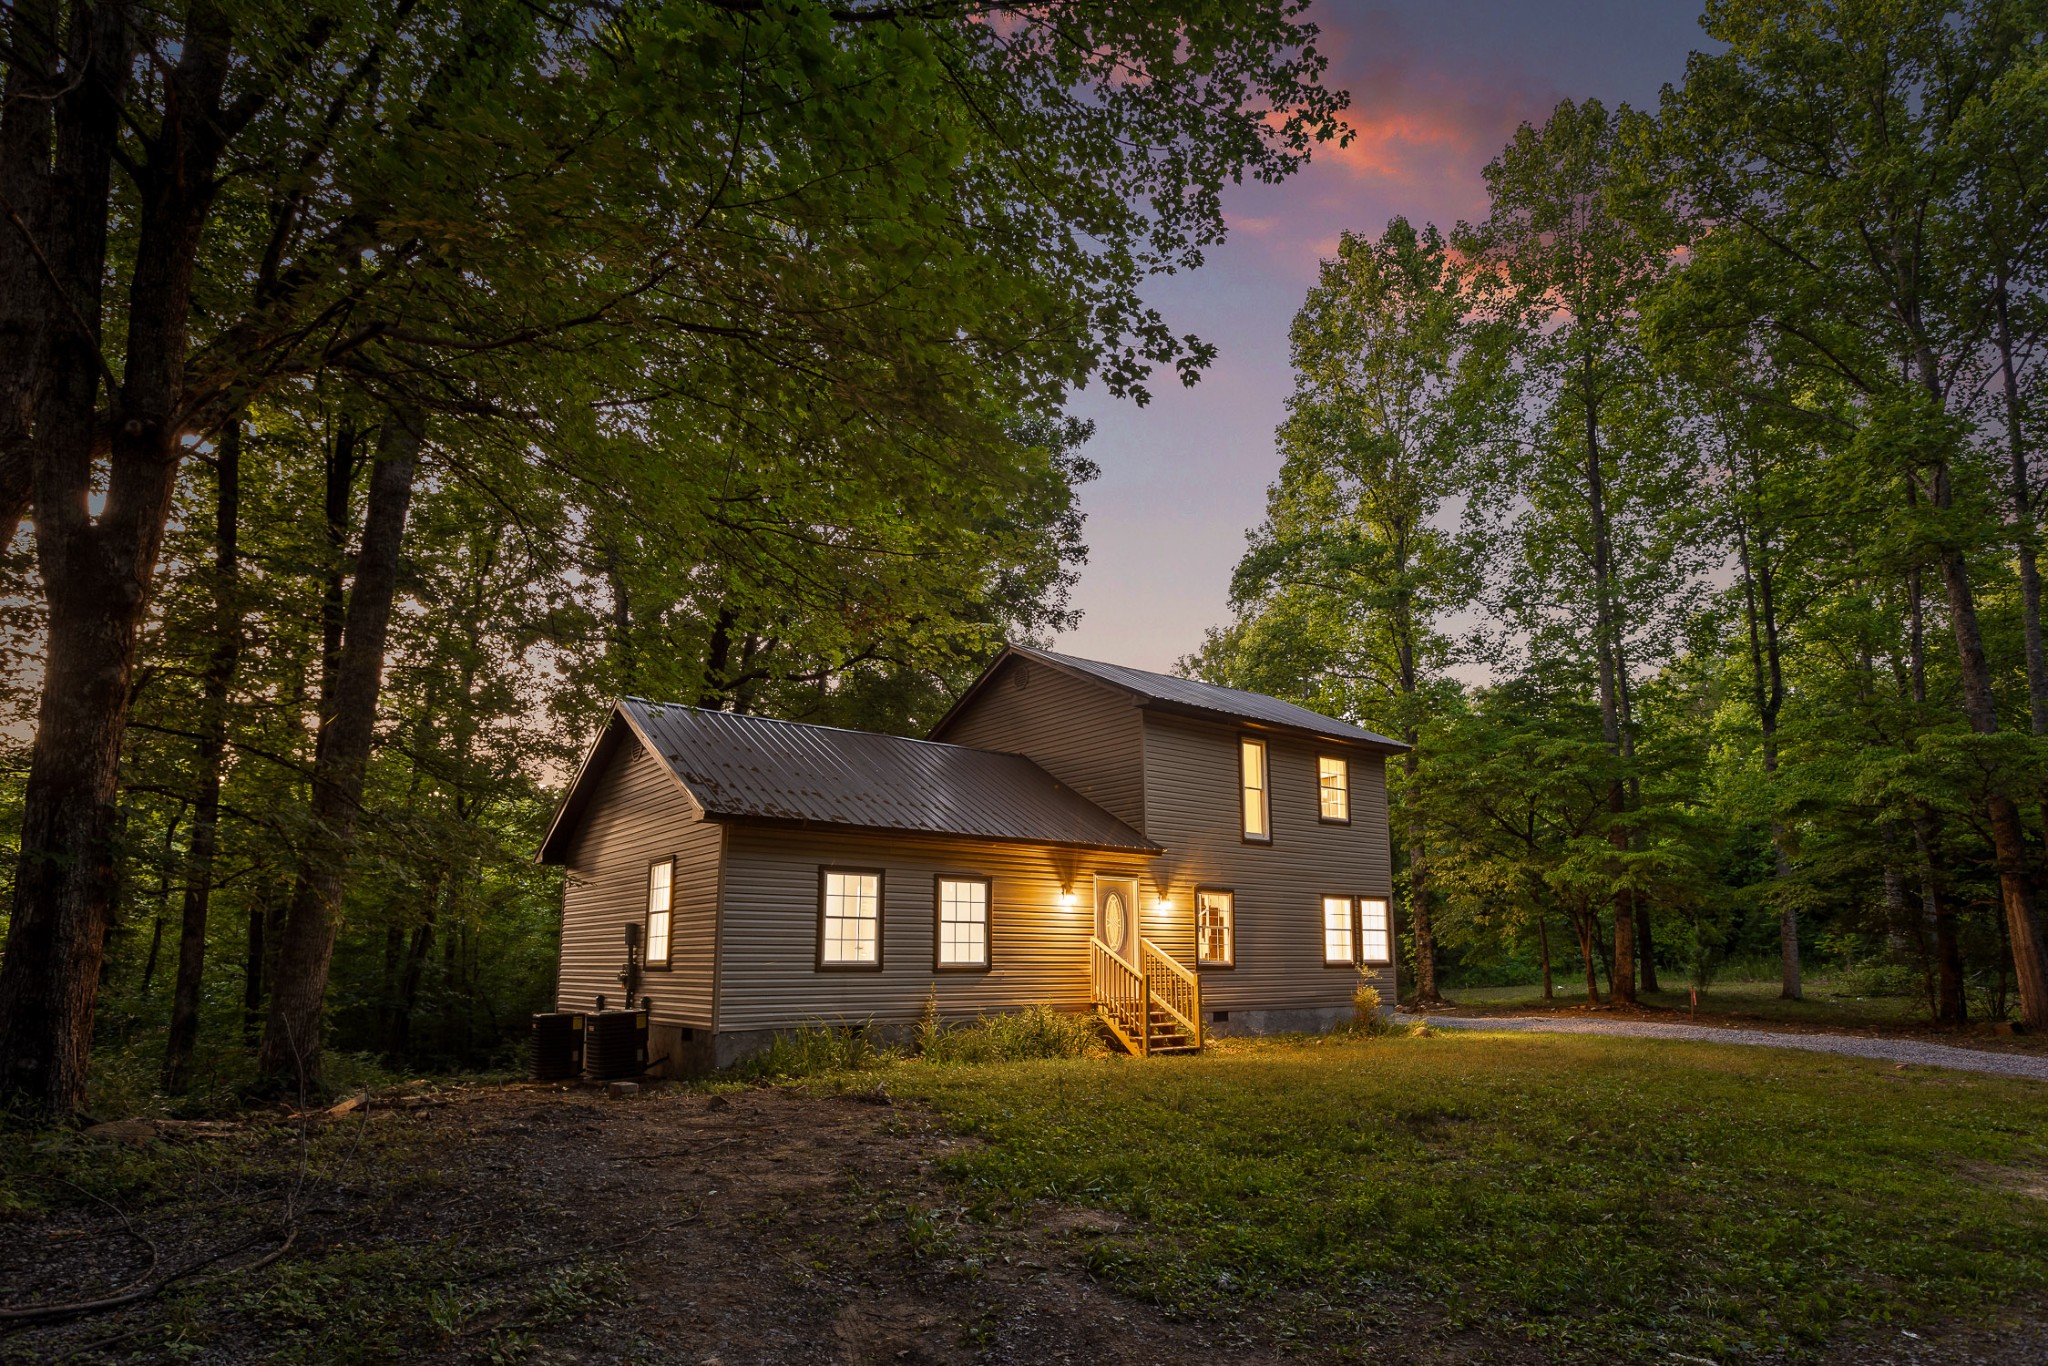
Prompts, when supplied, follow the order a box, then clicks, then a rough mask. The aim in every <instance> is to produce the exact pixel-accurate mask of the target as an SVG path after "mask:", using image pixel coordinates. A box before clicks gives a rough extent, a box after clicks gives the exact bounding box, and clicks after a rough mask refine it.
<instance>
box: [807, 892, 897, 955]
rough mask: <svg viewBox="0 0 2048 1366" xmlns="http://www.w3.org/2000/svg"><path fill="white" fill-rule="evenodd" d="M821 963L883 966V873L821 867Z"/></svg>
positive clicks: (819, 931)
mask: <svg viewBox="0 0 2048 1366" xmlns="http://www.w3.org/2000/svg"><path fill="white" fill-rule="evenodd" d="M818 966H819V967H821V968H879V967H881V966H882V874H881V873H880V872H879V871H878V870H873V869H861V868H825V869H821V870H819V874H818Z"/></svg>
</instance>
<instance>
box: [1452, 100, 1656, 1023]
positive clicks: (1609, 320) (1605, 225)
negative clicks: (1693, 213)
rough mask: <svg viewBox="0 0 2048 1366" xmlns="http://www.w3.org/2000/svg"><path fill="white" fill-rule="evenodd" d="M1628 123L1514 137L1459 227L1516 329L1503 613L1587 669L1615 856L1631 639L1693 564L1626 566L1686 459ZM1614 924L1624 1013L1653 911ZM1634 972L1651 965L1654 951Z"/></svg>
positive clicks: (1622, 804)
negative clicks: (1645, 306)
mask: <svg viewBox="0 0 2048 1366" xmlns="http://www.w3.org/2000/svg"><path fill="white" fill-rule="evenodd" d="M1638 121H1639V116H1636V115H1633V114H1631V113H1630V112H1629V111H1628V110H1627V109H1626V108H1624V109H1622V110H1620V111H1617V112H1615V113H1609V112H1608V110H1607V109H1606V108H1605V107H1604V106H1603V105H1601V104H1600V103H1599V102H1598V101H1596V100H1588V101H1586V102H1584V103H1582V104H1575V103H1573V102H1572V101H1570V100H1566V101H1564V102H1563V103H1561V104H1559V105H1558V107H1557V108H1556V110H1555V111H1554V112H1553V113H1552V114H1551V117H1550V119H1549V121H1548V122H1546V123H1545V124H1544V126H1543V127H1542V128H1540V129H1539V128H1535V127H1533V126H1531V125H1527V124H1524V125H1523V126H1522V127H1521V128H1520V129H1519V130H1518V131H1517V132H1516V134H1515V136H1514V139H1513V141H1512V142H1510V143H1509V145H1508V147H1507V148H1506V150H1504V151H1503V152H1502V153H1501V155H1500V156H1499V157H1498V158H1497V159H1496V160H1495V161H1493V162H1492V163H1491V164H1489V165H1488V166H1487V168H1486V181H1487V188H1488V190H1489V192H1490V194H1491V197H1492V208H1491V213H1490V214H1489V216H1488V217H1487V219H1486V221H1485V222H1484V223H1482V224H1480V225H1479V226H1478V227H1477V228H1465V229H1462V230H1461V238H1462V240H1463V241H1464V242H1465V244H1466V245H1467V248H1468V249H1469V250H1470V251H1471V252H1472V254H1473V255H1474V256H1475V258H1476V264H1477V269H1478V270H1479V272H1480V274H1481V277H1482V278H1484V279H1486V280H1487V281H1488V284H1489V286H1490V288H1489V297H1488V305H1489V308H1490V311H1491V312H1492V314H1493V316H1494V317H1495V318H1497V319H1498V320H1499V321H1500V322H1501V323H1502V324H1503V325H1507V326H1511V327H1513V328H1515V329H1516V330H1517V332H1518V333H1519V346H1518V351H1519V369H1520V372H1521V374H1522V376H1523V380H1524V383H1525V384H1526V385H1527V392H1528V393H1529V395H1530V398H1531V407H1530V421H1531V426H1530V429H1529V431H1528V432H1527V434H1526V436H1525V437H1524V438H1523V440H1522V442H1521V443H1520V446H1519V451H1518V453H1517V454H1516V455H1515V456H1514V457H1513V458H1512V459H1510V460H1509V461H1508V462H1507V463H1506V464H1505V466H1504V467H1503V468H1502V469H1501V470H1500V472H1499V476H1498V477H1497V478H1495V479H1492V480H1489V481H1487V484H1488V486H1489V487H1491V488H1493V489H1495V490H1498V491H1501V494H1502V495H1504V493H1505V491H1507V490H1514V491H1516V492H1517V493H1519V494H1521V495H1522V496H1524V497H1526V498H1527V500H1528V502H1527V505H1526V506H1525V507H1521V508H1517V509H1514V510H1513V512H1512V515H1513V516H1514V517H1515V519H1516V520H1517V521H1518V523H1519V525H1520V535H1519V537H1518V539H1519V541H1520V544H1521V557H1522V562H1523V565H1524V567H1525V569H1526V571H1527V572H1526V574H1525V575H1524V578H1523V580H1522V581H1521V582H1520V583H1518V584H1517V585H1516V586H1515V588H1514V589H1513V590H1512V591H1511V592H1510V593H1509V594H1508V597H1509V598H1511V599H1512V602H1511V603H1509V604H1507V605H1508V606H1509V608H1510V610H1511V611H1512V612H1514V613H1515V614H1517V615H1519V616H1520V618H1521V622H1522V628H1523V630H1524V631H1525V633H1526V634H1527V635H1528V636H1529V637H1530V638H1531V639H1532V640H1533V641H1535V642H1536V645H1537V647H1538V648H1542V647H1543V644H1544V638H1545V637H1546V636H1549V637H1550V638H1551V639H1552V640H1556V639H1558V634H1557V632H1558V628H1559V627H1563V629H1564V639H1567V640H1569V641H1571V642H1572V646H1571V648H1574V649H1580V648H1583V650H1584V652H1585V654H1586V655H1588V656H1589V657H1590V658H1589V662H1590V664H1591V666H1592V671H1593V674H1594V677H1595V680H1596V687H1597V691H1598V696H1599V701H1600V729H1601V735H1602V738H1603V740H1604V742H1605V743H1606V745H1607V747H1608V749H1609V751H1610V752H1611V753H1612V754H1613V755H1614V756H1615V758H1616V759H1617V760H1619V761H1620V764H1619V765H1618V766H1617V767H1616V768H1615V769H1614V771H1613V786H1612V789H1611V790H1610V792H1609V793H1608V804H1609V811H1610V814H1611V815H1612V816H1613V817H1614V818H1615V819H1613V820H1612V821H1611V822H1610V823H1609V826H1608V838H1609V839H1610V841H1611V842H1612V844H1613V848H1614V851H1615V854H1616V857H1617V860H1621V859H1623V858H1624V857H1625V855H1626V853H1627V851H1628V849H1629V847H1630V842H1631V839H1632V834H1631V831H1630V830H1629V828H1628V823H1627V822H1626V821H1625V820H1623V819H1621V817H1622V816H1623V814H1624V812H1625V811H1626V810H1627V808H1628V806H1629V805H1630V800H1629V790H1630V783H1631V781H1632V780H1631V778H1630V776H1629V771H1628V770H1629V764H1630V762H1631V761H1632V759H1633V756H1634V751H1635V720H1634V716H1633V714H1632V708H1631V697H1630V678H1629V669H1630V665H1629V659H1630V655H1631V653H1632V651H1631V646H1632V645H1640V644H1641V643H1642V642H1641V639H1640V637H1639V636H1637V635H1636V634H1635V633H1638V632H1640V631H1642V630H1643V629H1644V628H1645V627H1647V626H1648V625H1650V623H1649V622H1648V621H1647V620H1645V619H1644V618H1645V617H1647V616H1648V615H1649V613H1650V611H1651V609H1652V606H1653V603H1654V601H1655V600H1656V599H1658V598H1661V597H1664V596H1666V595H1667V594H1668V590H1669V583H1670V580H1669V578H1668V577H1667V571H1678V572H1682V570H1683V569H1684V567H1685V563H1686V562H1685V559H1684V558H1683V556H1682V555H1674V554H1672V553H1671V552H1672V551H1675V550H1677V549H1678V547H1676V546H1669V545H1667V546H1666V547H1665V553H1663V554H1661V555H1660V554H1652V553H1649V547H1648V546H1644V547H1642V550H1643V552H1644V553H1642V554H1640V555H1639V556H1637V557H1635V559H1634V560H1633V562H1627V561H1625V560H1624V558H1623V556H1622V555H1621V554H1620V553H1619V552H1620V551H1621V550H1622V549H1624V548H1627V547H1626V540H1625V537H1627V536H1628V535H1629V533H1631V532H1635V533H1637V534H1640V535H1642V536H1643V537H1645V538H1646V539H1649V540H1655V539H1657V538H1659V537H1660V536H1662V535H1663V532H1662V530H1661V529H1660V528H1658V527H1656V526H1654V525H1653V524H1654V523H1655V522H1656V519H1657V518H1658V516H1659V514H1661V513H1662V512H1664V511H1666V510H1680V509H1682V508H1683V507H1684V503H1683V499H1682V498H1681V497H1679V496H1677V490H1678V489H1680V488H1682V487H1684V486H1685V485H1686V483H1687V482H1688V479H1687V475H1686V467H1687V465H1688V463H1689V462H1688V460H1687V459H1686V451H1685V445H1684V442H1683V440H1682V438H1681V434H1680V433H1679V432H1678V431H1677V427H1678V423H1677V421H1676V419H1675V418H1674V416H1673V414H1672V413H1671V411H1670V399H1669V396H1668V395H1667V394H1666V393H1664V392H1663V391H1662V389H1661V388H1660V386H1659V385H1658V383H1657V380H1656V376H1655V375H1654V374H1653V373H1652V372H1651V370H1650V367H1649V366H1648V364H1647V362H1646V360H1645V358H1644V355H1643V352H1642V346H1641V340H1640V337H1639V335H1638V323H1639V319H1638V317H1637V307H1638V303H1639V301H1640V299H1641V298H1642V296H1643V294H1644V292H1645V291H1646V290H1648V289H1649V288H1650V287H1651V286H1652V285H1654V284H1655V283H1656V282H1657V281H1658V280H1659V279H1661V278H1662V277H1663V276H1664V274H1665V273H1666V272H1667V271H1668V270H1669V269H1670V268H1671V259H1670V256H1669V254H1668V252H1667V251H1666V250H1665V241H1666V238H1665V237H1664V235H1662V234H1660V233H1655V232H1651V231H1646V230H1645V229H1644V227H1643V225H1642V223H1641V222H1640V220H1639V218H1638V217H1635V216H1632V215H1629V214H1627V213H1625V212H1624V211H1623V210H1624V206H1623V205H1622V204H1621V203H1620V202H1618V201H1619V197H1620V195H1621V193H1622V192H1623V190H1624V189H1625V188H1626V185H1625V180H1624V176H1623V172H1622V169H1621V167H1620V165H1619V155H1618V153H1619V148H1620V145H1621V142H1622V139H1623V137H1624V135H1625V130H1626V129H1627V128H1629V127H1630V126H1631V125H1633V124H1634V123H1636V122H1638ZM1639 514H1645V515H1639ZM1632 521H1633V522H1634V523H1635V525H1634V526H1631V522H1632ZM1617 533H1620V535H1618V534H1617ZM1560 613H1562V614H1563V616H1562V617H1560V616H1559V615H1558V614H1560ZM1580 617H1583V619H1584V621H1583V624H1584V626H1585V630H1584V631H1583V633H1581V632H1579V631H1578V630H1577V629H1576V626H1577V624H1578V622H1577V620H1575V619H1577V618H1580ZM1617 885H1619V883H1617ZM1639 911H1641V912H1642V914H1641V916H1640V917H1639V915H1638V912H1639ZM1613 918H1614V991H1615V995H1616V997H1617V999H1619V1000H1622V1001H1632V1000H1634V998H1635V976H1636V967H1637V956H1638V955H1637V940H1638V938H1639V937H1641V932H1643V931H1646V930H1647V929H1648V925H1649V921H1648V915H1647V908H1646V907H1640V906H1638V905H1637V903H1636V900H1635V897H1634V895H1633V894H1632V893H1630V892H1628V891H1625V890H1621V891H1617V892H1616V893H1615V900H1614V904H1613ZM1643 958H1644V961H1645V963H1649V962H1650V961H1651V959H1650V955H1649V952H1648V949H1647V946H1645V950H1644V954H1643ZM1653 973H1654V969H1653Z"/></svg>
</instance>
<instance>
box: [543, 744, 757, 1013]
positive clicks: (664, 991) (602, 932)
mask: <svg viewBox="0 0 2048 1366" xmlns="http://www.w3.org/2000/svg"><path fill="white" fill-rule="evenodd" d="M723 835H724V832H723V828H722V827H721V826H719V825H718V824H716V823H714V822H711V821H706V820H703V819H701V818H700V816H699V814H698V811H697V807H696V804H695V803H694V802H692V801H691V800H690V798H689V796H688V795H687V794H686V793H685V792H684V791H683V790H682V788H681V786H680V785H679V784H678V783H677V782H676V781H675V779H674V778H673V777H672V776H671V775H670V774H669V773H668V772H667V766H666V765H665V764H663V763H662V762H661V761H660V760H659V759H657V758H655V757H654V756H653V755H652V754H650V753H648V751H647V747H646V746H645V745H643V744H642V743H640V740H639V738H638V737H637V736H631V735H629V736H627V737H626V741H625V743H624V744H623V745H621V746H620V747H619V749H618V752H617V753H616V754H615V755H613V757H612V759H611V760H610V762H609V763H608V764H607V766H606V768H605V771H604V773H603V774H602V775H601V776H600V777H599V778H598V786H597V790H596V791H595V792H594V793H593V794H592V795H591V799H590V803H589V805H588V807H586V808H585V811H584V814H583V820H582V824H581V826H580V828H579V829H578V830H577V831H576V834H575V836H574V838H573V839H572V840H571V842H570V846H569V853H568V869H567V872H568V878H567V881H566V883H565V885H564V889H563V893H562V946H561V962H560V971H559V972H558V974H557V977H556V983H557V985H556V998H555V999H556V1008H557V1009H561V1010H590V1009H592V1008H593V1007H594V1006H595V1004H596V998H597V995H598V993H600V992H602V993H603V994H604V996H605V997H606V999H607V1001H608V1002H609V1003H610V1004H612V1005H618V1004H621V994H622V992H623V991H624V988H623V987H621V986H620V984H619V976H618V974H619V968H620V967H621V966H622V965H623V964H624V963H625V961H626V944H625V927H626V926H627V925H628V924H644V923H645V921H646V918H647V869H648V867H649V866H650V865H651V864H652V863H653V862H654V861H655V860H656V859H661V858H674V859H675V861H676V873H675V893H674V901H673V907H674V914H673V918H672V921H671V924H672V927H673V928H672V931H671V933H672V936H673V943H672V947H671V952H670V962H671V966H670V967H669V968H668V970H666V971H662V970H658V969H656V970H650V971H649V972H647V973H646V974H645V977H644V985H643V986H642V987H641V991H642V993H643V994H644V995H648V996H651V997H653V998H654V1014H653V1020H654V1022H655V1023H656V1024H666V1025H689V1026H693V1027H697V1028H704V1029H708V1028H710V1027H711V1024H712V980H713V970H712V946H713V943H714V942H715V935H716V928H717V909H718V881H719V861H720V854H721V850H722V848H723Z"/></svg>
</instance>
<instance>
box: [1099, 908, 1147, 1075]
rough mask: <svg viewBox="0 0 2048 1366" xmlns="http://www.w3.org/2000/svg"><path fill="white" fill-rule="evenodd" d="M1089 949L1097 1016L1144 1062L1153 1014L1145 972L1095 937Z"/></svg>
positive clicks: (1127, 1048) (1126, 1047)
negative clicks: (1150, 1007)
mask: <svg viewBox="0 0 2048 1366" xmlns="http://www.w3.org/2000/svg"><path fill="white" fill-rule="evenodd" d="M1088 946H1089V953H1088V967H1089V976H1090V977H1091V978H1092V979H1093V980H1092V983H1091V985H1092V986H1093V987H1094V989H1095V1010H1096V1013H1097V1014H1099V1015H1100V1016H1102V1019H1103V1022H1104V1023H1105V1024H1107V1025H1108V1026H1109V1029H1110V1032H1111V1033H1112V1034H1114V1035H1116V1037H1117V1039H1118V1040H1119V1041H1120V1042H1121V1043H1122V1044H1123V1046H1124V1048H1125V1049H1126V1050H1128V1051H1129V1052H1132V1053H1135V1054H1136V1055H1137V1056H1139V1057H1141V1058H1142V1057H1148V1056H1150V1055H1151V1052H1152V1012H1151V1010H1150V1009H1149V1008H1148V1007H1149V1005H1150V1002H1151V999H1152V990H1151V983H1150V982H1148V981H1147V980H1146V978H1145V971H1144V969H1143V968H1140V967H1137V966H1136V965H1134V964H1132V963H1130V962H1128V961H1126V960H1125V958H1124V956H1123V955H1122V954H1120V953H1118V952H1117V951H1116V950H1115V949H1113V948H1111V947H1110V946H1109V945H1107V944H1105V943H1103V942H1102V940H1101V939H1100V938H1098V937H1096V936H1093V935H1091V936H1090V937H1089V940H1088Z"/></svg>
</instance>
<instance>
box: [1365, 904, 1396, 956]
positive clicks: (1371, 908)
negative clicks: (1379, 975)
mask: <svg viewBox="0 0 2048 1366" xmlns="http://www.w3.org/2000/svg"><path fill="white" fill-rule="evenodd" d="M1358 945H1359V951H1358V960H1359V961H1360V962H1361V963H1388V962H1392V961H1393V957H1394V952H1393V949H1394V941H1393V936H1392V934H1391V932H1390V931H1389V930H1388V928H1387V899H1386V898H1385V897H1383V896H1362V897H1360V898H1358Z"/></svg>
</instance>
